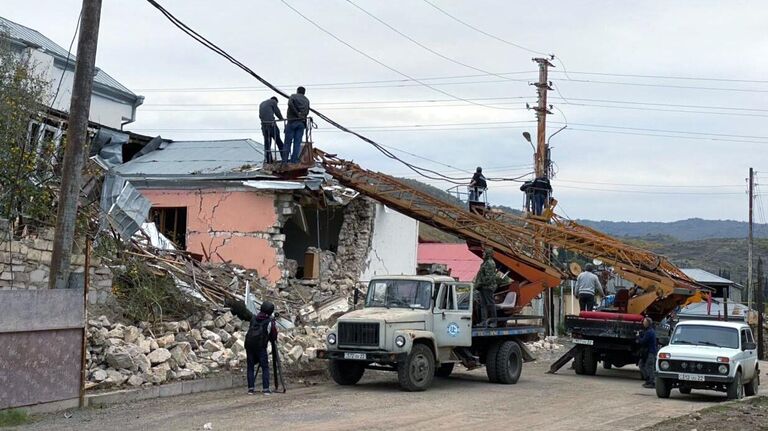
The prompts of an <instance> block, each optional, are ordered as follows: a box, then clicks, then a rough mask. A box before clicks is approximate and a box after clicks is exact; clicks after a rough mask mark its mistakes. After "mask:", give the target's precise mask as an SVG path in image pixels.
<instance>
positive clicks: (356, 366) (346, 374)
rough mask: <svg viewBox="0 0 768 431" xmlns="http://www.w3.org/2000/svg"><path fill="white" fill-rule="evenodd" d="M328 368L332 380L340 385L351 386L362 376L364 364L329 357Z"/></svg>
mask: <svg viewBox="0 0 768 431" xmlns="http://www.w3.org/2000/svg"><path fill="white" fill-rule="evenodd" d="M329 370H330V372H331V378H332V379H333V381H334V382H336V383H337V384H339V385H342V386H351V385H354V384H355V383H357V382H359V381H360V379H362V378H363V374H364V373H365V364H364V363H362V362H355V361H344V360H341V359H331V360H330V364H329Z"/></svg>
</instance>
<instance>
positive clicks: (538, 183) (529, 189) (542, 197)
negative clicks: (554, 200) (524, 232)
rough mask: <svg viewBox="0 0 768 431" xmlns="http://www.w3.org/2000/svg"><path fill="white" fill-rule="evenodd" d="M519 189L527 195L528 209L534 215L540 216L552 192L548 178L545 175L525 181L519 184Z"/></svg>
mask: <svg viewBox="0 0 768 431" xmlns="http://www.w3.org/2000/svg"><path fill="white" fill-rule="evenodd" d="M520 190H521V191H523V192H525V194H526V195H527V196H528V203H529V207H528V209H529V210H531V211H532V212H533V214H534V215H537V216H540V215H541V214H542V213H543V212H544V206H545V205H546V203H547V199H548V198H549V194H550V193H551V192H552V185H551V184H550V183H549V180H548V179H547V178H546V177H538V178H536V179H534V180H533V181H526V182H525V183H523V185H522V186H520Z"/></svg>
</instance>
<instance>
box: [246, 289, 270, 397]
mask: <svg viewBox="0 0 768 431" xmlns="http://www.w3.org/2000/svg"><path fill="white" fill-rule="evenodd" d="M274 311H275V305H274V304H272V303H271V302H264V303H262V304H261V312H260V313H259V314H257V315H256V316H254V317H253V318H252V319H251V324H250V325H249V327H248V332H247V333H246V334H245V354H246V358H247V361H248V363H247V370H246V373H247V375H248V393H249V394H255V393H256V375H255V373H254V368H255V366H256V361H259V365H260V366H261V388H262V392H263V393H264V395H269V394H271V391H270V390H269V355H268V354H267V344H269V342H270V341H277V325H275V319H273V318H272V313H273V312H274ZM273 348H274V345H273Z"/></svg>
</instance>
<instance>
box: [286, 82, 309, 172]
mask: <svg viewBox="0 0 768 431" xmlns="http://www.w3.org/2000/svg"><path fill="white" fill-rule="evenodd" d="M306 92H307V90H306V89H305V88H304V87H299V88H297V89H296V94H292V95H291V97H290V98H288V110H287V112H286V119H287V120H288V123H287V124H286V125H285V147H284V150H283V154H284V155H285V157H284V159H287V158H288V152H290V153H291V154H290V155H291V163H298V161H299V156H300V155H301V140H302V138H303V137H304V130H305V129H306V128H307V116H308V115H309V99H307V97H306V96H305V95H304V93H306Z"/></svg>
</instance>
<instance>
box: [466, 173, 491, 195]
mask: <svg viewBox="0 0 768 431" xmlns="http://www.w3.org/2000/svg"><path fill="white" fill-rule="evenodd" d="M487 188H488V182H487V181H486V180H485V176H484V175H483V168H481V167H480V166H478V167H477V169H476V170H475V174H474V175H472V181H470V182H469V201H470V202H478V201H480V195H482V194H483V192H484V191H485V190H486V189H487Z"/></svg>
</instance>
